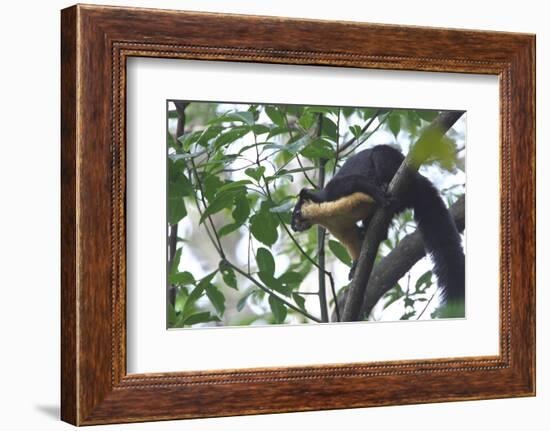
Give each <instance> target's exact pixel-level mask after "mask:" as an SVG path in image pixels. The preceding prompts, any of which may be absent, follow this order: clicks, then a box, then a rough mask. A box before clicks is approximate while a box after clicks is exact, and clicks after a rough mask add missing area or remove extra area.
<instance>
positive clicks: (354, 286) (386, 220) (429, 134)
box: [342, 111, 463, 322]
mask: <svg viewBox="0 0 550 431" xmlns="http://www.w3.org/2000/svg"><path fill="white" fill-rule="evenodd" d="M462 114H463V111H448V112H444V113H442V114H440V115H439V116H438V117H437V118H436V119H435V120H434V121H433V122H432V123H431V124H430V125H429V126H428V127H427V128H426V129H425V130H424V131H423V133H422V135H421V136H420V138H419V139H418V141H417V142H416V143H415V144H414V146H413V147H411V150H410V151H409V154H407V157H405V160H403V163H401V166H400V167H399V169H398V170H397V172H396V173H395V175H394V177H393V179H392V181H391V183H390V185H389V187H388V193H389V194H390V195H391V196H394V197H396V198H398V197H399V196H402V195H403V193H405V192H406V191H407V188H408V185H409V184H410V182H411V177H412V175H414V172H416V171H417V170H418V168H419V167H420V165H421V164H422V163H423V162H424V161H425V160H426V158H427V157H429V156H430V155H431V151H430V150H431V148H430V147H431V146H432V145H433V143H434V141H437V140H440V139H441V138H442V137H443V136H444V134H445V133H447V131H448V130H449V129H450V128H451V127H452V126H453V124H454V123H456V121H457V120H458V119H459V118H460V117H461V116H462ZM392 218H393V211H392V208H389V207H383V208H378V209H377V211H376V213H375V214H374V216H373V217H372V220H371V222H370V224H369V226H368V228H367V234H366V236H365V240H364V241H363V245H362V247H361V254H360V255H359V259H358V262H357V269H356V271H355V276H354V277H353V281H352V283H351V287H350V289H349V293H348V298H347V300H346V304H345V307H344V313H343V315H342V320H343V321H344V322H354V321H357V320H360V317H361V308H362V305H363V302H364V298H365V294H366V290H367V284H368V283H369V279H370V276H371V273H372V270H373V266H374V260H375V259H376V254H377V252H378V247H379V245H380V243H381V242H382V241H383V240H384V239H385V237H386V234H387V231H388V226H389V225H390V223H391V220H392Z"/></svg>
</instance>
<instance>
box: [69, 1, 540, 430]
mask: <svg viewBox="0 0 550 431" xmlns="http://www.w3.org/2000/svg"><path fill="white" fill-rule="evenodd" d="M61 24H62V25H61V49H62V56H61V58H62V63H61V72H62V76H61V82H62V92H61V107H62V112H61V120H62V134H61V139H62V146H61V161H62V165H61V169H62V181H61V193H62V217H61V229H62V239H61V253H62V286H61V288H62V295H61V305H62V325H61V340H62V345H61V358H62V361H61V367H62V368H61V376H62V377H61V388H62V390H61V418H62V419H63V420H64V421H67V422H69V423H72V424H75V425H89V424H102V423H115V422H137V421H148V420H165V419H178V418H196V417H213V416H230V415H242V414H258V413H274V412H289V411H307V410H320V409H337V408H352V407H366V406H382V405H390V404H412V403H426V402H441V401H456V400H473V399H487V398H502V397H512V396H533V395H534V394H535V37H534V35H528V34H513V33H498V32H486V31H470V30H449V29H438V28H423V27H403V26H392V25H376V24H363V23H352V22H330V21H313V20H297V19H287V18H274V17H255V16H239V15H220V14H212V13H196V12H178V11H166V10H152V9H151V10H147V9H133V8H119V7H103V6H83V5H77V6H73V7H70V8H68V9H65V10H63V11H62V23H61ZM334 35H337V37H335V36H334ZM373 41H375V42H373ZM131 56H143V57H162V58H183V59H197V60H205V61H208V60H218V61H240V62H253V63H256V62H257V63H284V64H300V65H330V66H346V67H356V68H373V69H392V70H413V71H438V72H461V73H476V74H492V75H497V76H498V77H499V82H500V154H501V161H500V162H501V164H500V166H501V168H500V170H501V196H500V208H501V218H500V354H499V355H497V356H490V357H461V358H443V359H433V360H411V361H386V362H377V363H362V364H357V363H353V364H337V365H326V366H325V365H323V366H318V365H316V366H313V365H312V366H301V367H279V368H265V369H237V370H224V371H209V370H205V371H203V372H176V373H155V374H127V372H126V350H125V342H126V321H125V312H126V280H125V270H126V267H125V264H126V261H125V241H126V237H125V190H126V176H125V142H126V140H125V97H126V94H125V92H126V75H125V65H126V59H127V58H129V57H131ZM495 222H496V220H495ZM304 394H307V396H306V395H304Z"/></svg>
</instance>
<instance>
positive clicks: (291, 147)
mask: <svg viewBox="0 0 550 431" xmlns="http://www.w3.org/2000/svg"><path fill="white" fill-rule="evenodd" d="M310 142H311V136H309V135H304V136H302V137H301V138H295V140H294V141H292V142H291V141H290V140H289V141H288V143H287V145H286V146H285V151H288V152H289V153H290V154H296V153H299V152H300V151H302V150H303V149H304V148H305V147H306V146H307V145H308V144H309V143H310Z"/></svg>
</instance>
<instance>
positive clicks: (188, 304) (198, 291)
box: [183, 284, 204, 316]
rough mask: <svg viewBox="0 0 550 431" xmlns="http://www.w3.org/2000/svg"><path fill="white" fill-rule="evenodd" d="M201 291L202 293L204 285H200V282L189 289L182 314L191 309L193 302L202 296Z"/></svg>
mask: <svg viewBox="0 0 550 431" xmlns="http://www.w3.org/2000/svg"><path fill="white" fill-rule="evenodd" d="M203 293H204V286H202V285H201V284H199V285H198V286H197V287H195V288H194V289H193V290H192V291H191V293H190V294H189V296H188V297H187V301H186V302H185V306H184V309H183V315H184V316H185V315H187V314H188V313H189V312H190V311H191V310H192V309H193V306H194V305H195V302H197V300H198V299H199V298H200V297H201V296H202V294H203Z"/></svg>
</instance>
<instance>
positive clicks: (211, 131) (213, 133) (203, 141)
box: [197, 126, 224, 147]
mask: <svg viewBox="0 0 550 431" xmlns="http://www.w3.org/2000/svg"><path fill="white" fill-rule="evenodd" d="M223 130H224V127H221V126H210V127H207V128H206V129H204V131H203V132H202V133H201V135H200V137H199V139H198V140H197V144H198V145H200V146H201V147H208V145H209V144H210V141H211V140H212V139H214V138H215V137H217V136H218V135H219V134H220V133H221V132H222V131H223Z"/></svg>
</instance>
